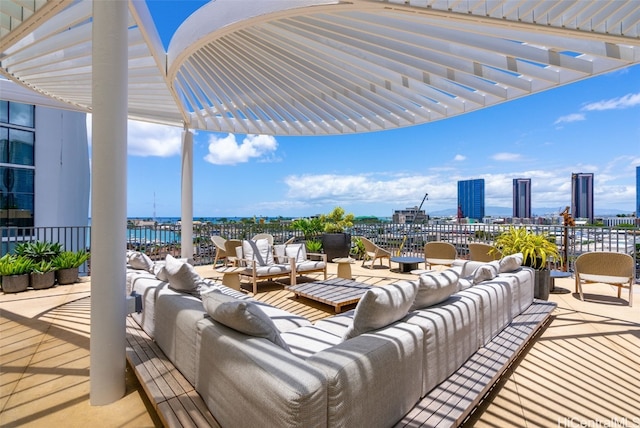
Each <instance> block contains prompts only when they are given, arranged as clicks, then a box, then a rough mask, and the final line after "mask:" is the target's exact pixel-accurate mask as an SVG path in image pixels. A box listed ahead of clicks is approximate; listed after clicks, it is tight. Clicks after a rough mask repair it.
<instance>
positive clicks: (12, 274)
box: [0, 254, 33, 293]
mask: <svg viewBox="0 0 640 428" xmlns="http://www.w3.org/2000/svg"><path fill="white" fill-rule="evenodd" d="M32 270H33V261H32V260H31V259H29V258H27V257H24V256H14V255H12V254H5V255H4V256H2V257H0V276H2V291H4V292H5V293H18V292H20V291H25V290H26V289H27V288H28V287H29V273H30V272H31V271H32Z"/></svg>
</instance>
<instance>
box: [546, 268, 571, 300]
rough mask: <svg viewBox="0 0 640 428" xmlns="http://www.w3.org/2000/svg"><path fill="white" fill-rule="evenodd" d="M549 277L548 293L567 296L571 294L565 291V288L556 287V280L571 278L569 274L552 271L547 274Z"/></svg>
mask: <svg viewBox="0 0 640 428" xmlns="http://www.w3.org/2000/svg"><path fill="white" fill-rule="evenodd" d="M549 277H550V278H551V288H550V290H549V293H552V294H567V293H571V290H567V289H566V288H561V287H556V278H571V272H564V271H561V270H552V271H551V272H549Z"/></svg>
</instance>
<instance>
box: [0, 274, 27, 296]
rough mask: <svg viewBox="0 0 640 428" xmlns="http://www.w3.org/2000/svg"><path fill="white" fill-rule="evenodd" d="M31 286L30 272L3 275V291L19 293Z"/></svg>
mask: <svg viewBox="0 0 640 428" xmlns="http://www.w3.org/2000/svg"><path fill="white" fill-rule="evenodd" d="M28 287H29V274H24V275H9V276H3V277H2V291H4V292H5V293H19V292H21V291H26V289H27V288H28Z"/></svg>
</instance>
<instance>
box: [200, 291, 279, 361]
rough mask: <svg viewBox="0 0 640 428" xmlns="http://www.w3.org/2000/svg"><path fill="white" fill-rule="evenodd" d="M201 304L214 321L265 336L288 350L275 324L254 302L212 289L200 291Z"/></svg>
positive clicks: (256, 335) (240, 330) (254, 334)
mask: <svg viewBox="0 0 640 428" xmlns="http://www.w3.org/2000/svg"><path fill="white" fill-rule="evenodd" d="M202 304H203V306H204V308H205V309H206V311H207V313H208V314H209V316H210V317H211V318H213V320H214V321H216V322H219V323H220V324H224V325H226V326H227V327H229V328H232V329H234V330H236V331H239V332H241V333H244V334H247V335H249V336H255V337H262V338H265V339H267V340H269V341H271V342H273V343H275V344H276V345H278V346H280V347H281V348H283V349H285V350H287V351H289V352H290V350H289V346H288V345H287V344H286V343H285V342H284V341H283V340H282V338H281V337H280V332H279V331H278V329H277V328H276V325H275V324H274V323H273V321H272V320H271V318H269V317H268V316H267V314H265V313H264V311H263V310H262V309H260V307H259V306H258V305H256V304H255V303H253V302H250V301H246V300H238V299H236V298H234V297H231V296H229V295H226V294H223V293H221V292H220V291H218V290H215V289H214V290H212V291H210V292H208V293H202Z"/></svg>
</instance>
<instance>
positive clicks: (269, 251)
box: [242, 239, 273, 266]
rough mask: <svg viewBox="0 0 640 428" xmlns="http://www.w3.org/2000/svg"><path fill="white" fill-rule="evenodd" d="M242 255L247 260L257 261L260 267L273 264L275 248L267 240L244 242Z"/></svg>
mask: <svg viewBox="0 0 640 428" xmlns="http://www.w3.org/2000/svg"><path fill="white" fill-rule="evenodd" d="M242 254H243V258H245V259H247V260H255V261H256V265H258V266H268V265H272V264H273V248H272V247H271V244H269V241H267V240H266V239H258V240H256V241H247V240H244V241H242Z"/></svg>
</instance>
